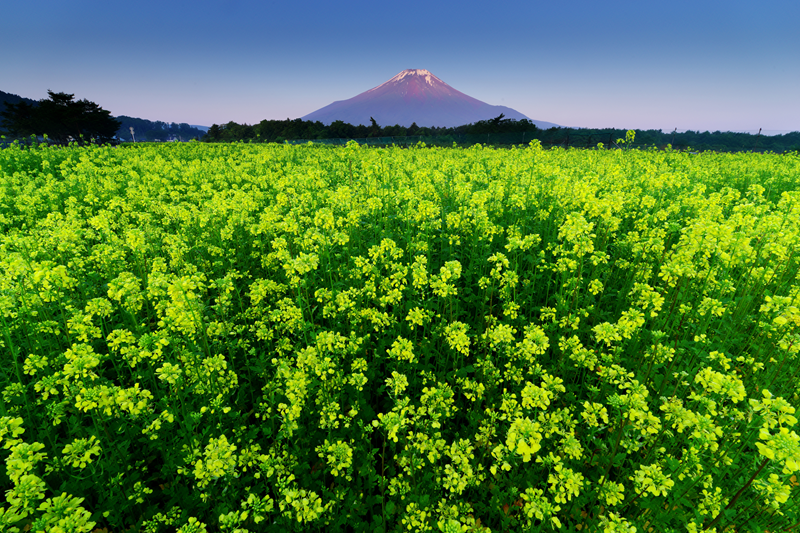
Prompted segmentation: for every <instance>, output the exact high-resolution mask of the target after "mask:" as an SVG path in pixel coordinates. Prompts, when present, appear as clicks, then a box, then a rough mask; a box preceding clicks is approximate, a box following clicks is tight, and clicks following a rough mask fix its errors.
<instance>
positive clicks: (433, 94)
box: [303, 69, 557, 129]
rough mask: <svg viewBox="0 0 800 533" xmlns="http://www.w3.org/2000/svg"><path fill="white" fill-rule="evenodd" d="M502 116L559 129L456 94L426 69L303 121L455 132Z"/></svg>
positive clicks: (406, 72)
mask: <svg viewBox="0 0 800 533" xmlns="http://www.w3.org/2000/svg"><path fill="white" fill-rule="evenodd" d="M501 114H502V115H504V116H505V117H506V118H507V119H511V120H529V121H530V122H532V123H533V124H536V127H537V128H542V129H546V128H552V127H557V124H553V123H552V122H544V121H541V120H531V119H529V118H528V117H526V116H525V115H523V114H522V113H520V112H519V111H516V110H514V109H511V108H510V107H505V106H499V105H490V104H487V103H486V102H481V101H480V100H478V99H476V98H473V97H471V96H468V95H466V94H464V93H462V92H460V91H457V90H455V89H454V88H452V87H450V86H449V85H448V84H446V83H445V82H443V81H442V80H440V79H439V78H437V77H436V76H434V75H433V74H431V73H430V72H429V71H427V70H424V69H407V70H404V71H402V72H400V73H399V74H397V75H396V76H394V77H393V78H391V79H390V80H388V81H386V82H385V83H382V84H381V85H378V86H377V87H375V88H373V89H370V90H369V91H365V92H363V93H361V94H359V95H356V96H354V97H353V98H350V99H349V100H340V101H338V102H333V103H332V104H329V105H327V106H325V107H323V108H321V109H318V110H316V111H314V112H313V113H309V114H308V115H306V116H304V117H303V120H310V121H320V122H322V123H323V124H331V123H332V122H335V121H337V120H341V121H343V122H345V123H348V124H353V125H358V124H363V125H365V126H366V125H369V124H370V123H371V119H374V120H375V121H376V122H377V123H378V124H383V125H393V124H398V125H400V126H405V127H410V126H411V125H412V124H416V125H417V126H420V127H436V128H442V127H444V128H453V127H456V126H460V125H462V124H472V123H475V122H479V121H482V120H489V119H492V118H494V117H497V116H498V115H501Z"/></svg>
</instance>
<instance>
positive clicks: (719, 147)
mask: <svg viewBox="0 0 800 533" xmlns="http://www.w3.org/2000/svg"><path fill="white" fill-rule="evenodd" d="M634 131H635V132H636V136H635V139H636V142H635V144H634V146H639V147H651V146H654V147H658V148H664V147H666V146H668V145H669V146H672V147H673V148H675V149H693V150H701V151H702V150H714V151H727V152H737V151H759V152H765V151H770V152H776V153H783V152H787V151H800V132H792V133H786V134H783V135H772V136H766V135H758V134H750V133H738V132H722V131H714V132H708V131H706V132H700V131H692V130H688V131H684V132H677V131H674V132H663V131H661V130H634ZM626 132H627V130H623V129H619V128H548V129H540V128H537V127H536V125H535V124H534V123H533V122H531V121H529V120H512V119H506V118H504V116H503V115H500V116H499V117H495V118H493V119H489V120H481V121H478V122H475V123H472V124H465V125H463V126H457V127H454V128H436V127H433V128H429V127H419V126H417V125H416V124H412V125H411V126H410V127H405V126H400V125H394V126H380V125H378V124H377V123H376V122H375V120H374V119H372V120H371V124H370V125H369V126H365V125H363V124H361V125H358V126H354V125H352V124H348V123H345V122H343V121H341V120H337V121H335V122H333V123H331V124H329V125H325V124H323V123H322V122H319V121H310V120H302V119H299V118H298V119H294V120H292V119H288V118H287V119H286V120H262V121H261V122H259V123H258V124H253V125H248V124H237V123H236V122H228V123H227V124H221V125H220V124H214V125H213V126H211V128H209V130H208V132H207V133H206V135H205V136H204V137H203V138H202V140H203V141H206V142H278V143H282V142H285V141H293V140H309V141H315V140H319V141H321V140H326V139H375V138H395V137H410V136H415V137H416V136H422V137H426V139H425V140H426V142H428V141H429V139H428V138H429V137H433V138H435V139H434V142H435V140H436V139H438V140H439V141H441V142H440V143H437V144H444V145H451V144H452V143H453V142H456V143H460V142H475V141H480V142H483V143H486V144H499V145H504V144H525V143H529V142H531V141H532V140H534V139H536V140H539V141H540V142H541V143H542V144H543V145H544V146H563V147H579V148H581V147H582V148H591V147H596V146H597V145H598V144H601V143H602V144H603V145H604V146H607V147H611V146H613V145H615V144H616V143H617V140H618V139H624V138H625V135H626ZM514 134H518V135H514ZM523 134H524V135H523ZM478 135H486V136H487V137H486V139H485V140H481V139H475V137H476V136H478ZM462 139H463V141H461V140H462ZM376 140H377V139H376ZM381 140H382V141H383V140H385V139H381ZM386 142H389V141H388V140H386Z"/></svg>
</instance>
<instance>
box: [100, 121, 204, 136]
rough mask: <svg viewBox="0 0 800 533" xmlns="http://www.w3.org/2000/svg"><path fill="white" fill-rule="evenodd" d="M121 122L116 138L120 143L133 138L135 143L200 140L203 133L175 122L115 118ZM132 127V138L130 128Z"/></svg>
mask: <svg viewBox="0 0 800 533" xmlns="http://www.w3.org/2000/svg"><path fill="white" fill-rule="evenodd" d="M115 118H116V119H117V120H119V121H120V122H122V125H120V127H119V130H117V137H119V138H120V139H121V140H122V141H125V142H130V141H132V140H134V139H133V138H134V137H135V139H136V141H137V142H142V141H191V140H192V139H201V138H202V137H203V136H204V135H205V132H204V131H203V130H201V129H198V128H194V127H192V126H190V125H188V124H185V123H181V124H176V123H175V122H161V121H160V120H145V119H143V118H133V117H126V116H124V115H122V116H119V117H115ZM131 127H133V137H132V136H131V130H130V128H131Z"/></svg>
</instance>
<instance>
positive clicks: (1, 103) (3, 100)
mask: <svg viewBox="0 0 800 533" xmlns="http://www.w3.org/2000/svg"><path fill="white" fill-rule="evenodd" d="M20 102H25V103H27V104H30V105H35V104H37V103H38V102H37V101H36V100H31V99H30V98H25V97H23V96H18V95H16V94H11V93H6V92H3V91H0V112H3V111H4V110H5V108H6V104H7V103H8V104H18V103H20Z"/></svg>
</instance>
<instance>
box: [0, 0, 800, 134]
mask: <svg viewBox="0 0 800 533" xmlns="http://www.w3.org/2000/svg"><path fill="white" fill-rule="evenodd" d="M798 20H800V1H798V0H760V1H759V2H755V1H753V0H748V1H741V0H725V1H717V0H672V1H669V2H663V1H659V2H655V1H649V0H636V1H633V0H630V1H629V0H608V1H603V2H601V1H598V0H591V1H589V0H571V1H569V2H560V1H557V0H547V1H540V0H525V1H519V2H517V1H514V2H512V1H504V0H497V1H496V2H493V3H492V2H488V1H486V0H482V1H480V2H478V1H473V0H461V1H459V2H439V1H436V0H425V1H419V0H405V1H403V2H380V1H375V0H371V1H363V0H349V1H347V2H332V1H324V2H323V1H317V0H305V1H303V2H295V1H291V0H287V1H282V2H273V1H268V2H264V1H250V0H247V1H245V0H214V1H210V0H194V1H191V2H189V1H172V2H168V1H165V0H158V1H151V0H136V1H129V2H120V1H116V0H115V1H109V0H96V1H95V0H91V1H90V0H71V1H64V0H58V1H56V0H37V1H36V2H22V1H15V2H3V6H2V11H0V51H2V53H1V54H0V90H3V91H5V92H10V93H14V94H18V95H20V96H25V97H28V98H34V99H41V98H45V97H46V96H47V90H48V89H52V90H53V91H56V92H68V93H74V94H75V97H76V98H78V99H81V98H86V99H88V100H91V101H93V102H96V103H97V104H99V105H100V106H102V107H103V108H104V109H107V110H109V111H110V112H111V113H112V115H128V116H133V117H139V118H146V119H149V120H163V121H166V122H186V123H189V124H199V125H205V126H210V125H211V124H214V123H217V124H222V123H225V122H228V121H231V120H232V121H235V122H239V123H248V124H253V123H257V122H259V121H261V120H262V119H285V118H298V117H301V116H303V115H306V114H308V113H310V112H312V111H315V110H316V109H319V108H320V107H323V106H325V105H327V104H329V103H331V102H333V101H335V100H344V99H347V98H351V97H353V96H355V95H356V94H358V93H361V92H363V91H366V90H368V89H371V88H372V87H375V86H377V85H380V84H381V83H383V82H384V81H386V80H388V79H389V78H391V77H392V76H394V75H395V74H397V73H398V72H400V71H402V70H403V69H406V68H421V69H427V70H429V71H431V72H432V73H433V74H435V75H436V76H437V77H439V78H441V79H442V80H443V81H445V82H446V83H448V84H449V85H451V86H452V87H454V88H455V89H457V90H459V91H461V92H463V93H466V94H468V95H470V96H472V97H475V98H477V99H479V100H483V101H484V102H487V103H489V104H493V105H505V106H508V107H511V108H513V109H516V110H517V111H519V112H521V113H523V114H525V115H527V116H528V117H530V118H532V119H536V120H545V121H549V122H554V123H557V124H561V125H564V126H576V127H617V128H626V129H627V128H642V129H651V128H653V129H663V130H665V131H666V130H669V131H672V130H673V129H675V128H677V129H678V130H679V131H681V130H686V129H691V130H700V131H706V130H708V131H716V130H721V131H757V130H758V129H759V128H763V130H764V132H765V133H770V132H772V133H777V132H785V131H797V130H800V31H798V29H797V28H798Z"/></svg>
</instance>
